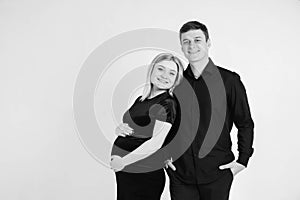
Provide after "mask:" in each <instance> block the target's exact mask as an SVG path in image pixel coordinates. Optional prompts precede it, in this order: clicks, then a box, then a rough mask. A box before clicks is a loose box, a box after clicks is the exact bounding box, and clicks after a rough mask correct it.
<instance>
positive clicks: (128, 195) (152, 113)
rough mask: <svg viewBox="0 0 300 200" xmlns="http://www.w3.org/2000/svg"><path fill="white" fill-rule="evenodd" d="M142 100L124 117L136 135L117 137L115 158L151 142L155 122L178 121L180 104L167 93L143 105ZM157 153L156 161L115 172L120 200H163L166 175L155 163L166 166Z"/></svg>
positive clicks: (140, 163) (146, 100)
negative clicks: (146, 142) (148, 141)
mask: <svg viewBox="0 0 300 200" xmlns="http://www.w3.org/2000/svg"><path fill="white" fill-rule="evenodd" d="M140 98H141V97H138V98H137V99H136V101H135V102H134V104H133V105H132V106H131V107H130V109H129V110H127V111H126V112H125V114H124V115H123V123H128V125H129V126H130V127H131V128H133V129H134V133H133V134H132V135H131V136H126V137H122V136H119V137H117V139H116V140H115V142H114V145H113V148H112V153H111V154H112V155H119V156H121V157H123V156H125V155H126V154H128V153H130V152H132V151H133V150H135V149H136V148H137V147H139V146H140V145H141V144H143V143H144V142H145V141H147V140H149V139H150V138H151V137H152V134H153V128H154V124H155V120H160V121H165V122H169V123H171V124H173V123H174V121H175V117H176V107H177V103H176V101H175V98H174V97H172V96H171V95H170V94H169V93H168V92H164V93H162V94H159V95H157V96H155V97H154V98H151V99H145V100H144V101H140ZM169 133H170V132H169ZM169 133H168V134H169ZM156 153H157V152H156ZM156 153H154V154H152V155H151V156H149V157H152V158H154V159H152V160H151V159H148V158H145V159H143V160H140V161H137V162H135V163H133V164H131V165H128V166H126V167H125V168H124V169H123V170H122V171H119V172H116V181H117V200H148V199H149V200H159V199H160V196H161V194H162V192H163V190H164V185H165V174H164V171H163V168H162V167H161V168H158V169H157V168H156V169H155V167H154V165H155V164H154V161H157V162H159V163H158V164H160V165H161V166H163V159H156V158H155V154H156ZM147 160H148V162H147ZM149 160H151V161H149ZM152 168H153V170H151V169H152Z"/></svg>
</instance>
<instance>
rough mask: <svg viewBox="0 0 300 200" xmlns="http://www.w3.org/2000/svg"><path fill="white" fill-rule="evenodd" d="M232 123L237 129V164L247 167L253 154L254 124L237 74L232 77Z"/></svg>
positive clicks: (243, 88) (244, 91)
mask: <svg viewBox="0 0 300 200" xmlns="http://www.w3.org/2000/svg"><path fill="white" fill-rule="evenodd" d="M231 98H232V109H233V122H234V124H235V126H236V128H237V129H238V151H239V156H238V160H237V162H238V163H240V164H242V165H244V166H247V164H248V161H249V158H250V157H251V156H252V154H253V151H254V150H253V147H252V145H253V137H254V133H253V129H254V123H253V120H252V118H251V114H250V108H249V104H248V99H247V94H246V89H245V87H244V85H243V83H242V82H241V80H240V77H239V75H238V74H236V73H235V75H234V77H233V86H232V91H231Z"/></svg>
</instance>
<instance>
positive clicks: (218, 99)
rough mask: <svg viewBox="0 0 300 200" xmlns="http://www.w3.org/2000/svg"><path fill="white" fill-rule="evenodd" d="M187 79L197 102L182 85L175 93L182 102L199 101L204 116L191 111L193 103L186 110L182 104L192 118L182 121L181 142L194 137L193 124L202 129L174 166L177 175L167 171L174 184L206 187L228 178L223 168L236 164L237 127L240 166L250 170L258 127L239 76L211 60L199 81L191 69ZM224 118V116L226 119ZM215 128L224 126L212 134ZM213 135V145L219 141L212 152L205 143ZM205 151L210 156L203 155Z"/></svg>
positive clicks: (170, 153)
mask: <svg viewBox="0 0 300 200" xmlns="http://www.w3.org/2000/svg"><path fill="white" fill-rule="evenodd" d="M218 77H219V78H218ZM184 78H185V79H184V80H183V81H186V82H188V83H189V84H190V86H191V87H192V88H193V92H194V93H195V99H193V97H192V95H191V94H188V93H187V90H186V89H182V87H181V85H179V86H177V87H176V88H175V91H174V93H175V95H176V97H177V98H178V99H181V101H189V102H193V101H198V105H199V112H200V114H198V115H199V116H198V115H197V113H196V111H194V110H195V108H189V107H187V105H189V104H190V103H185V107H184V108H183V107H182V106H181V105H182V102H179V103H180V109H181V112H189V113H188V115H186V116H188V117H185V119H181V124H180V126H183V127H185V129H184V130H185V131H184V132H183V133H180V132H178V133H177V134H180V135H181V137H182V139H181V140H184V137H190V135H191V133H190V131H189V127H192V126H194V125H193V123H196V124H197V125H198V129H196V130H197V131H196V133H195V137H194V138H193V140H192V143H191V145H190V146H189V148H188V149H187V150H186V151H184V153H183V155H182V156H181V157H180V158H178V159H177V160H176V161H175V162H174V163H173V164H174V165H175V167H176V171H172V170H171V169H168V170H167V173H168V175H169V177H170V179H171V181H172V179H174V180H179V181H181V182H182V183H185V184H202V183H210V182H213V181H215V180H217V179H218V178H219V177H221V176H224V173H226V172H225V171H222V170H220V169H219V166H220V165H222V164H227V163H229V162H232V161H233V160H234V154H233V153H232V151H231V146H232V143H231V138H230V131H231V129H232V126H233V124H235V126H236V127H237V129H238V151H239V156H238V160H237V162H239V163H240V164H242V165H244V166H247V163H248V160H249V157H250V156H251V155H252V153H253V148H252V144H253V128H254V123H253V121H252V118H251V115H250V109H249V105H248V101H247V95H246V91H245V88H244V86H243V84H242V82H241V80H240V77H239V75H238V74H236V73H235V72H231V71H229V70H226V69H224V68H221V67H218V66H215V65H214V63H213V62H212V61H211V59H209V63H208V64H207V66H206V67H205V69H204V70H203V72H202V74H201V76H200V77H199V78H198V79H196V78H195V77H194V75H193V72H192V70H191V66H188V67H187V69H186V70H185V71H184ZM218 81H219V82H218ZM218 84H219V85H218ZM222 88H223V89H222ZM216 90H217V91H216ZM224 90H225V91H224ZM222 92H223V94H222ZM218 94H220V95H219V96H218ZM188 97H190V98H188ZM223 111H224V113H223V114H222V112H223ZM181 115H182V114H181ZM222 115H224V117H223V118H222ZM187 118H188V119H187ZM215 122H218V123H215ZM211 124H215V126H216V127H217V125H218V124H221V126H220V129H219V131H215V132H214V131H212V132H209V131H211V130H212V127H213V126H212V125H211ZM216 124H217V125H216ZM213 128H214V127H213ZM216 130H217V129H216ZM217 132H218V133H219V134H218V133H217ZM209 134H212V135H213V137H212V139H211V141H213V140H215V143H214V145H213V146H212V147H211V149H209V148H210V147H209V145H208V146H207V145H205V142H204V141H205V139H206V137H207V136H209ZM214 134H215V135H214ZM211 143H212V142H211ZM178 146H180V142H179V143H178ZM205 151H207V154H205V153H203V152H205ZM201 155H202V157H201ZM169 157H172V152H169Z"/></svg>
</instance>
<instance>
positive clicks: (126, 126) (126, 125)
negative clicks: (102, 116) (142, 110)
mask: <svg viewBox="0 0 300 200" xmlns="http://www.w3.org/2000/svg"><path fill="white" fill-rule="evenodd" d="M124 125H125V128H127V129H129V130H131V131H132V130H133V128H131V127H130V126H129V125H128V124H124Z"/></svg>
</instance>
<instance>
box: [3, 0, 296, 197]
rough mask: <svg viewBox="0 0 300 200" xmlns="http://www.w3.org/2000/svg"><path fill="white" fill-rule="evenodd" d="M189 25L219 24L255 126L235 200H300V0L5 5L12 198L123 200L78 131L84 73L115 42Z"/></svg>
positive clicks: (6, 191) (222, 60)
mask: <svg viewBox="0 0 300 200" xmlns="http://www.w3.org/2000/svg"><path fill="white" fill-rule="evenodd" d="M189 20H198V21H201V22H203V23H205V24H206V25H207V26H208V28H209V32H210V36H211V40H212V47H211V50H210V54H211V57H212V59H213V61H214V62H215V63H216V64H218V65H221V66H224V67H226V68H228V69H231V70H233V71H236V72H238V73H239V74H240V75H241V78H242V81H243V82H244V84H245V85H246V89H247V93H248V97H249V103H250V106H251V111H252V115H253V118H254V121H255V143H254V147H255V153H254V155H253V157H252V158H251V160H250V162H249V166H248V168H247V169H246V170H245V171H243V172H242V173H240V174H238V175H237V176H236V177H235V180H234V183H233V186H232V190H231V198H230V199H231V200H253V199H255V200H264V199H272V200H283V199H284V200H286V199H288V200H299V199H300V191H299V185H300V184H299V179H300V175H299V174H300V172H299V169H300V162H299V158H300V156H299V152H300V145H299V139H300V137H299V134H300V133H299V124H300V122H299V111H300V110H299V108H300V106H299V102H300V94H299V91H300V84H299V81H298V80H297V79H298V77H299V67H300V59H299V52H300V37H299V36H300V26H299V24H300V1H299V0H281V1H280V0H264V1H262V0H252V1H250V0H248V1H243V0H226V1H221V0H220V1H216V0H210V1H200V0H197V1H196V0H195V1H176V2H175V1H171V0H166V1H162V0H152V1H140V0H128V1H114V0H112V1H109V0H105V1H104V0H98V1H96V0H95V1H88V0H86V1H79V0H72V1H71V0H63V1H55V0H53V1H45V0H42V1H38V0H27V1H21V0H19V1H17V0H1V1H0V88H1V90H0V91H1V96H0V123H1V126H0V134H1V138H0V188H1V190H0V199H5V200H17V199H20V200H41V199H42V200H54V199H57V200H65V199H72V200H81V199H88V200H96V199H104V200H106V199H107V200H109V199H114V197H115V179H114V174H113V172H112V171H111V170H109V169H107V168H105V167H104V166H102V165H101V164H100V163H98V162H97V161H96V160H94V159H93V158H92V157H91V156H90V155H89V154H88V153H87V152H86V150H85V149H84V148H83V146H82V145H81V143H80V140H79V139H78V137H77V133H76V131H75V122H74V120H73V114H72V112H73V111H72V95H73V89H74V84H75V81H76V76H77V74H78V73H79V70H80V68H81V65H82V63H83V62H84V61H85V59H86V58H87V57H88V56H89V54H90V53H91V52H92V51H93V50H94V49H95V48H97V47H98V46H99V45H100V44H101V43H102V42H104V41H106V40H108V39H110V38H111V37H113V36H115V35H118V34H120V33H123V32H126V31H130V30H134V29H139V28H150V27H152V28H162V29H168V30H173V31H178V30H179V28H180V27H181V25H182V24H183V23H185V22H187V21H189ZM174 42H178V41H174ZM232 135H233V136H234V135H235V130H234V132H233V134H232ZM235 148H236V147H235ZM162 199H169V197H168V190H167V188H166V189H165V192H164V196H163V198H162Z"/></svg>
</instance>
